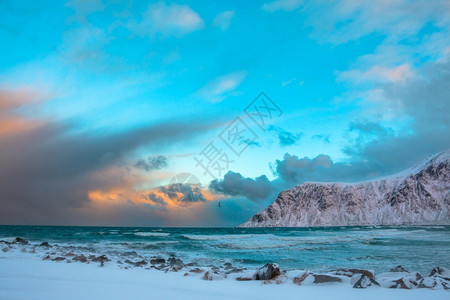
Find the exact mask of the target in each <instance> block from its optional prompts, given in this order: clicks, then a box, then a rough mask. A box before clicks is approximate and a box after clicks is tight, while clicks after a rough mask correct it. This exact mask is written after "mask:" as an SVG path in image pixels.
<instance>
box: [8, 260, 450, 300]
mask: <svg viewBox="0 0 450 300" xmlns="http://www.w3.org/2000/svg"><path fill="white" fill-rule="evenodd" d="M183 273H184V272H167V273H164V272H161V271H157V270H146V269H143V268H134V269H128V270H125V269H119V268H117V267H115V266H113V265H108V264H105V266H104V267H100V266H99V264H80V263H66V262H59V263H56V262H52V261H42V260H40V259H39V258H37V257H35V256H30V255H27V254H17V253H1V256H0V298H1V299H149V298H151V299H299V298H308V299H331V298H334V299H376V300H379V299H408V300H413V299H448V297H449V295H450V294H449V292H448V291H445V290H430V289H414V290H402V289H385V288H379V287H373V288H370V289H354V288H352V287H351V286H350V284H336V283H329V284H320V286H317V285H316V286H314V285H312V284H309V285H301V286H298V285H295V284H294V283H292V282H285V283H282V284H263V283H262V282H261V281H243V282H240V281H236V280H218V281H206V280H202V279H201V278H200V276H183V275H184V274H183Z"/></svg>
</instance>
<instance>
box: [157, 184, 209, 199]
mask: <svg viewBox="0 0 450 300" xmlns="http://www.w3.org/2000/svg"><path fill="white" fill-rule="evenodd" d="M159 190H160V191H161V192H162V193H164V194H166V195H167V196H168V197H169V198H170V199H178V202H181V203H186V204H188V203H194V202H205V201H206V198H205V196H204V195H203V191H202V187H201V186H200V185H199V184H188V183H173V184H169V185H166V186H161V187H159ZM180 194H181V195H182V196H181V198H179V196H180Z"/></svg>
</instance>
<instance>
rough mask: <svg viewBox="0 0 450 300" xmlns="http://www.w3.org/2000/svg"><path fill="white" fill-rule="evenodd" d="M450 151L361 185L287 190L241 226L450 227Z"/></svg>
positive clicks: (306, 185) (309, 185)
mask: <svg viewBox="0 0 450 300" xmlns="http://www.w3.org/2000/svg"><path fill="white" fill-rule="evenodd" d="M449 212H450V150H447V151H445V152H443V153H441V154H439V155H435V156H432V157H429V158H428V159H426V160H424V161H422V162H421V163H419V164H417V165H416V166H414V167H413V168H410V169H408V170H405V171H403V172H401V173H398V174H396V175H393V176H390V177H386V178H381V179H378V180H373V181H367V182H361V183H317V182H316V183H313V182H307V183H303V184H301V185H298V186H296V187H294V188H292V189H289V190H286V191H283V192H281V193H280V194H279V196H278V198H277V199H276V200H275V202H273V203H272V204H271V205H269V206H268V207H267V208H266V209H264V210H263V211H261V212H259V213H257V214H256V215H254V216H253V217H252V218H251V219H250V220H248V221H247V222H245V223H244V224H242V225H241V227H312V226H351V225H358V226H359V225H448V224H450V213H449Z"/></svg>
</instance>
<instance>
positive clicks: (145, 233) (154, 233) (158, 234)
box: [134, 232, 170, 236]
mask: <svg viewBox="0 0 450 300" xmlns="http://www.w3.org/2000/svg"><path fill="white" fill-rule="evenodd" d="M134 235H137V236H169V235H170V233H167V232H135V233H134Z"/></svg>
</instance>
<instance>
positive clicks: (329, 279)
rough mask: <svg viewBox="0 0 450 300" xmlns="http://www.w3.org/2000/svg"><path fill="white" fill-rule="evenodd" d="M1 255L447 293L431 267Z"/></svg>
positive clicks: (208, 276) (36, 246)
mask: <svg viewBox="0 0 450 300" xmlns="http://www.w3.org/2000/svg"><path fill="white" fill-rule="evenodd" d="M0 248H1V250H2V252H4V253H7V252H14V251H20V252H21V253H29V254H34V255H37V256H39V257H40V258H41V259H42V260H45V261H54V262H58V263H62V262H65V263H85V264H98V265H99V266H100V267H104V266H105V265H106V264H111V265H115V266H117V267H118V268H122V269H130V268H145V269H149V270H150V269H155V270H159V271H164V272H183V275H184V276H197V277H199V278H201V279H203V280H222V279H226V278H229V279H234V280H237V281H260V282H261V283H262V284H284V283H289V282H291V283H293V284H295V285H300V286H301V285H317V286H320V285H323V284H350V285H351V286H352V287H353V288H359V289H361V288H362V289H365V288H378V287H381V288H392V289H417V288H419V289H420V288H426V289H435V290H437V289H441V290H442V289H443V290H450V270H449V269H447V268H445V267H434V268H433V269H432V270H431V271H430V272H429V273H428V274H427V275H422V274H420V273H419V272H414V271H409V270H406V269H405V268H404V267H402V266H396V267H394V268H392V269H390V270H389V271H388V272H384V273H380V274H375V272H374V271H371V270H365V269H354V268H339V269H335V270H330V271H328V272H314V271H310V270H283V269H282V268H280V266H279V265H278V264H276V263H267V264H265V265H264V266H262V267H260V268H259V269H256V270H254V269H253V270H252V269H248V268H245V267H239V266H234V265H232V264H231V263H229V262H227V263H224V264H220V265H212V264H209V265H199V264H197V263H193V262H189V263H186V262H183V261H182V260H181V259H180V258H178V257H176V255H175V254H170V255H169V256H166V257H164V256H162V255H159V256H151V257H148V256H142V255H140V254H138V253H137V252H136V251H109V252H107V253H98V251H97V250H96V249H94V248H93V247H80V246H77V247H75V246H60V245H57V244H53V245H52V244H50V243H48V242H42V243H31V242H29V241H27V240H25V239H23V238H20V237H17V238H16V239H14V240H13V241H5V240H0Z"/></svg>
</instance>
